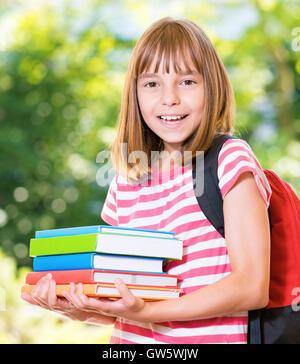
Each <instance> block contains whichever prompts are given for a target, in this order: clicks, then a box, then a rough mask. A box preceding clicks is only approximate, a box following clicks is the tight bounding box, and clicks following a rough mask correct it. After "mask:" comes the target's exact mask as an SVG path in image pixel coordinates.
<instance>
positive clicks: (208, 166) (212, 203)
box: [193, 135, 238, 237]
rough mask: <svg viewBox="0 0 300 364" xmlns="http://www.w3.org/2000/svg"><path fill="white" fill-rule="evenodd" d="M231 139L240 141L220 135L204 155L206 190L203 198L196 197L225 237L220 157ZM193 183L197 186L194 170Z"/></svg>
mask: <svg viewBox="0 0 300 364" xmlns="http://www.w3.org/2000/svg"><path fill="white" fill-rule="evenodd" d="M229 139H238V138H236V137H234V136H232V135H218V136H216V137H215V138H214V140H213V142H212V144H211V146H210V148H209V149H208V150H207V151H206V152H205V153H204V189H203V194H202V195H201V196H196V198H197V201H198V204H199V206H201V210H202V211H203V213H204V214H205V216H206V217H207V219H208V220H209V221H210V223H211V224H212V225H213V226H214V227H215V229H216V230H217V231H218V232H219V233H220V234H221V235H222V236H223V237H225V232H224V215H223V198H222V195H221V191H220V189H219V178H218V156H219V153H220V150H221V148H222V146H223V144H224V143H225V142H226V141H227V140H229ZM193 183H194V188H195V185H196V170H195V168H194V169H193Z"/></svg>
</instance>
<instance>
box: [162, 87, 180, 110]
mask: <svg viewBox="0 0 300 364" xmlns="http://www.w3.org/2000/svg"><path fill="white" fill-rule="evenodd" d="M161 100H162V104H163V105H166V106H172V105H178V104H179V103H180V99H179V95H178V93H177V92H176V90H175V89H174V88H172V87H167V88H165V89H164V90H163V92H162V95H161Z"/></svg>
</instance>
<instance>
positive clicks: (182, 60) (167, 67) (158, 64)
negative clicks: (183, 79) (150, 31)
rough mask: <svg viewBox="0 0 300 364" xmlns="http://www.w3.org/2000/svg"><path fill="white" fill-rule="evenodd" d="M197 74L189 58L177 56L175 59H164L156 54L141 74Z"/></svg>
mask: <svg viewBox="0 0 300 364" xmlns="http://www.w3.org/2000/svg"><path fill="white" fill-rule="evenodd" d="M145 72H147V73H187V74H188V73H199V71H198V70H197V69H196V67H195V65H194V64H193V62H192V61H191V60H190V58H189V57H183V55H178V56H177V57H171V56H169V57H166V56H165V55H162V56H161V57H159V55H158V54H157V53H156V55H155V57H154V58H153V60H152V62H149V64H148V67H146V68H145V69H144V70H143V72H142V73H145Z"/></svg>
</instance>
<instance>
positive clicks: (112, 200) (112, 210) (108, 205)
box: [101, 175, 118, 226]
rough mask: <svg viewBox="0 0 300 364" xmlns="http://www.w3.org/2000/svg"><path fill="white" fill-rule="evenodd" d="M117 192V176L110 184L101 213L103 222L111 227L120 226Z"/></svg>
mask: <svg viewBox="0 0 300 364" xmlns="http://www.w3.org/2000/svg"><path fill="white" fill-rule="evenodd" d="M116 192H117V176H116V175H115V176H114V177H113V179H112V181H111V183H110V186H109V189H108V192H107V195H106V199H105V202H104V205H103V208H102V211H101V218H102V220H103V221H105V222H106V223H108V224H109V225H111V226H118V215H117V194H116Z"/></svg>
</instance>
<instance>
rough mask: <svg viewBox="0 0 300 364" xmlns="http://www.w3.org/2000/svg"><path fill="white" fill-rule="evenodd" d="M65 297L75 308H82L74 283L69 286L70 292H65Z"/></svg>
mask: <svg viewBox="0 0 300 364" xmlns="http://www.w3.org/2000/svg"><path fill="white" fill-rule="evenodd" d="M63 296H64V297H65V298H66V299H67V300H68V301H69V302H70V303H71V304H73V305H74V306H75V307H77V308H79V307H81V301H80V299H79V298H78V297H77V295H76V293H75V284H74V283H73V282H71V283H70V285H69V290H68V291H64V292H63Z"/></svg>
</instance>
